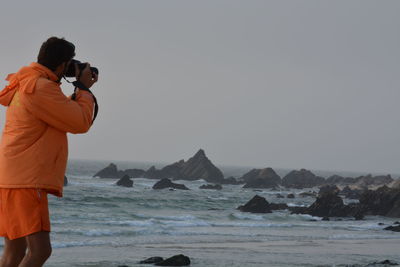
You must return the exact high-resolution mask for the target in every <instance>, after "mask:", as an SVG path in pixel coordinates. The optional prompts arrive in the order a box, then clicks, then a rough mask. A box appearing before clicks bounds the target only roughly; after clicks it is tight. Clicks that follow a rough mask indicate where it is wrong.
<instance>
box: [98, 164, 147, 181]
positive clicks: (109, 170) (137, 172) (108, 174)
mask: <svg viewBox="0 0 400 267" xmlns="http://www.w3.org/2000/svg"><path fill="white" fill-rule="evenodd" d="M144 173H145V171H144V170H141V169H127V170H125V171H122V170H118V168H117V165H115V164H114V163H110V165H108V166H107V167H105V168H104V169H102V170H100V171H99V172H97V173H96V174H95V175H93V177H100V178H122V177H124V176H125V175H128V176H129V177H130V178H139V177H143V175H144Z"/></svg>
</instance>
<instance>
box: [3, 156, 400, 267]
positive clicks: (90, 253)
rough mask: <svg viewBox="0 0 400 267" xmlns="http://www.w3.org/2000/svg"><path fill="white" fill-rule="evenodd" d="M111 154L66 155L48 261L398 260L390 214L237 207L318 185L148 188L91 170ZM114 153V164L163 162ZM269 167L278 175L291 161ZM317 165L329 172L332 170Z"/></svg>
mask: <svg viewBox="0 0 400 267" xmlns="http://www.w3.org/2000/svg"><path fill="white" fill-rule="evenodd" d="M109 163H110V162H109V161H108V162H106V161H91V160H70V161H69V162H68V169H67V174H66V175H67V177H68V180H69V184H68V186H66V187H65V189H64V197H62V198H57V197H54V196H49V208H50V215H51V224H52V232H51V241H52V246H53V254H52V256H51V258H50V259H49V260H48V262H47V263H46V265H45V266H49V267H50V266H60V267H63V266H82V267H83V266H92V267H94V266H99V267H100V266H101V267H103V266H104V267H105V266H116V267H117V266H151V265H147V264H139V261H141V260H144V259H146V258H149V257H153V256H161V257H164V258H168V257H171V256H173V255H177V254H184V255H185V256H188V257H189V258H190V260H191V266H216V267H219V266H220V267H225V266H226V267H228V266H229V267H236V266H271V267H278V266H279V267H282V266H308V267H314V266H367V265H368V264H370V265H368V266H385V265H380V264H377V263H379V262H381V261H383V260H390V261H393V262H397V263H400V256H399V255H400V253H399V252H400V233H396V232H391V231H387V230H384V229H383V228H385V227H387V226H388V225H391V224H393V223H394V222H395V219H394V218H385V217H378V216H370V217H366V218H365V220H362V221H355V220H354V219H353V218H337V219H334V220H331V221H322V218H319V217H313V216H310V215H296V214H290V212H289V211H287V210H284V211H274V212H273V213H269V214H252V213H244V212H240V211H239V210H237V207H238V206H240V205H243V204H245V203H246V202H247V201H249V200H250V199H251V198H252V197H254V196H255V195H259V196H262V197H265V198H266V199H267V200H268V201H269V202H274V203H287V204H288V205H289V206H307V205H310V204H311V203H313V202H314V200H315V199H314V198H311V197H303V198H302V197H299V196H298V194H299V193H301V192H304V191H310V190H317V189H306V190H287V189H282V190H274V191H272V190H253V189H244V188H242V186H241V185H223V189H222V190H220V191H216V190H204V189H199V186H201V185H203V184H206V182H205V181H204V180H198V181H180V180H177V181H174V182H176V183H183V184H185V185H186V186H187V187H188V188H189V189H190V190H188V191H183V190H169V189H164V190H153V189H152V186H153V185H154V183H155V182H157V180H151V179H145V178H135V179H133V180H134V185H133V187H132V188H125V187H120V186H116V184H115V183H116V181H117V180H116V179H102V178H94V177H93V175H94V174H95V173H96V172H97V171H99V170H101V169H102V168H104V167H106V166H107V165H108V164H109ZM114 163H115V164H117V166H118V168H119V169H127V168H143V169H147V168H148V167H150V166H151V165H156V167H162V166H164V165H163V164H161V163H159V164H153V163H139V162H114ZM220 169H221V170H222V171H223V172H224V175H225V177H228V176H232V175H233V176H235V177H239V176H241V175H242V174H244V173H246V172H248V171H249V170H250V169H251V168H250V167H226V166H222V167H220ZM276 171H277V172H278V174H280V175H281V176H283V175H285V174H286V173H288V172H289V171H290V170H285V169H277V170H276ZM316 174H318V175H324V176H325V177H327V176H329V175H330V174H333V173H329V172H321V171H320V172H316ZM336 174H342V175H348V176H349V175H350V176H351V175H353V176H357V175H360V174H357V173H340V172H336ZM278 193H279V194H281V195H283V196H286V195H287V194H289V193H294V194H295V196H296V197H295V198H293V199H291V198H286V197H285V198H277V194H278ZM353 201H354V200H353ZM345 202H346V203H349V202H351V200H347V199H345ZM399 220H400V219H399ZM2 246H3V245H2V243H1V247H0V249H2ZM374 263H376V264H374Z"/></svg>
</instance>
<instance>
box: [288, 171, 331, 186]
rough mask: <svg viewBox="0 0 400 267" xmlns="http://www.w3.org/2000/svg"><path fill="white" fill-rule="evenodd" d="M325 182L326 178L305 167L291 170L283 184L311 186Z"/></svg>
mask: <svg viewBox="0 0 400 267" xmlns="http://www.w3.org/2000/svg"><path fill="white" fill-rule="evenodd" d="M324 183H325V179H324V178H322V177H319V176H316V175H315V174H313V173H312V172H311V171H308V170H305V169H301V170H300V171H297V170H294V171H291V172H290V173H289V174H287V175H286V176H285V177H283V179H282V185H283V186H285V187H287V188H298V189H302V188H310V187H314V186H319V185H322V184H324Z"/></svg>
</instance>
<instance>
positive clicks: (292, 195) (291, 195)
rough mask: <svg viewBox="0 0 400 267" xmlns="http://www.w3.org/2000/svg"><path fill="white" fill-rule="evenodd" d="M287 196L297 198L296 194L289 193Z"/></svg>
mask: <svg viewBox="0 0 400 267" xmlns="http://www.w3.org/2000/svg"><path fill="white" fill-rule="evenodd" d="M286 197H287V198H295V196H294V194H292V193H291V194H288V195H287V196H286Z"/></svg>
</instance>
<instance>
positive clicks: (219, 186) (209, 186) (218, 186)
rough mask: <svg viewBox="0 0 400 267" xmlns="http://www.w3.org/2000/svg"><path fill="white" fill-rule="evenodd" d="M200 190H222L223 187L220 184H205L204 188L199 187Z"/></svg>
mask: <svg viewBox="0 0 400 267" xmlns="http://www.w3.org/2000/svg"><path fill="white" fill-rule="evenodd" d="M199 188H200V189H213V190H221V189H222V186H221V185H220V184H215V185H212V184H203V185H202V186H200V187H199Z"/></svg>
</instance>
